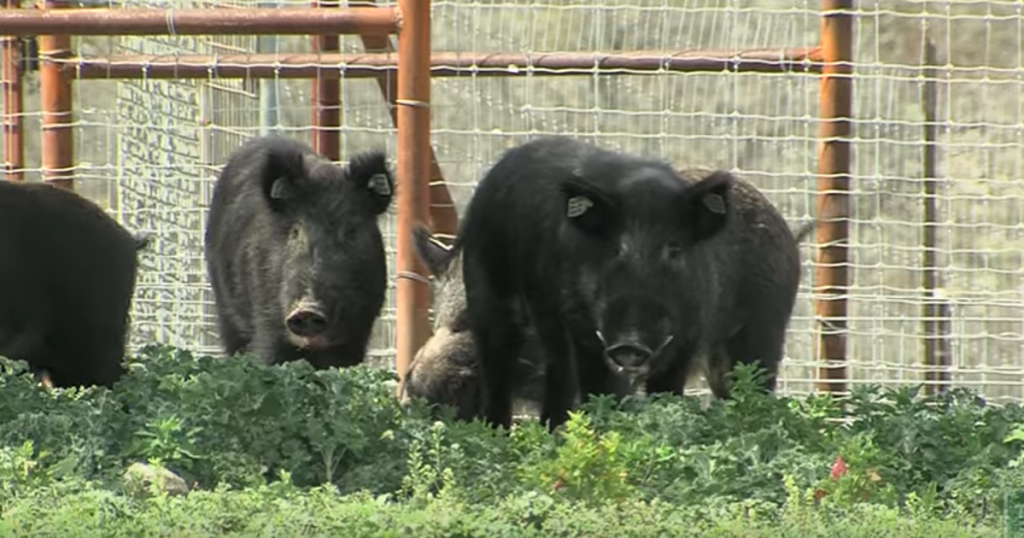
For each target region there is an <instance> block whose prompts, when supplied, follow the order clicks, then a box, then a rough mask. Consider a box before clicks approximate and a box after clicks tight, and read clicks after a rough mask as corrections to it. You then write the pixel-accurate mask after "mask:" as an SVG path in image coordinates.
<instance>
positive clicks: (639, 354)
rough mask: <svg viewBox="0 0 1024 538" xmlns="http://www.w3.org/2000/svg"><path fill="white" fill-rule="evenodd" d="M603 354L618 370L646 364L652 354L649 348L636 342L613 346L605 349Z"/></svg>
mask: <svg viewBox="0 0 1024 538" xmlns="http://www.w3.org/2000/svg"><path fill="white" fill-rule="evenodd" d="M604 352H605V354H606V355H607V356H608V358H609V359H610V360H611V361H612V362H613V363H614V364H616V365H618V366H619V367H620V369H622V368H625V369H630V370H631V369H634V368H640V367H641V366H643V365H645V364H647V361H649V360H650V359H651V355H653V354H654V351H652V350H651V349H650V348H649V347H647V346H645V345H643V344H640V343H636V342H627V343H622V344H615V345H613V346H610V347H608V348H606V349H605V351H604Z"/></svg>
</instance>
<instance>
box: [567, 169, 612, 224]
mask: <svg viewBox="0 0 1024 538" xmlns="http://www.w3.org/2000/svg"><path fill="white" fill-rule="evenodd" d="M561 190H562V195H563V198H562V202H563V205H562V207H563V210H564V211H565V216H566V218H567V219H568V220H569V222H571V223H572V224H574V225H575V226H577V227H579V228H580V229H582V230H584V231H586V232H590V233H603V232H607V231H608V230H609V228H610V227H611V226H612V225H613V223H614V219H615V215H616V211H615V203H614V202H612V200H611V199H610V198H609V197H608V195H606V194H605V193H603V192H601V190H600V189H598V188H596V187H594V186H593V185H590V184H588V183H587V182H585V181H584V180H583V179H582V178H580V177H577V176H573V177H571V178H569V179H568V180H566V181H564V182H563V183H562V186H561Z"/></svg>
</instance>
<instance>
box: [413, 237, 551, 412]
mask: <svg viewBox="0 0 1024 538" xmlns="http://www.w3.org/2000/svg"><path fill="white" fill-rule="evenodd" d="M413 233H414V244H415V246H416V254H417V255H418V256H419V257H420V259H421V260H423V262H424V263H425V264H426V265H427V268H428V269H430V272H431V274H433V275H434V279H433V286H432V288H433V289H432V292H433V293H432V295H433V305H434V323H433V335H432V336H431V337H430V338H429V339H428V340H427V341H426V342H425V343H424V344H423V346H422V347H421V348H420V349H419V351H417V352H416V356H415V357H414V358H413V360H412V362H411V363H410V364H409V370H408V372H406V374H405V378H404V380H403V383H402V401H403V403H408V402H409V400H410V398H421V399H423V400H426V401H427V402H428V403H431V404H447V405H450V406H452V407H454V408H455V410H456V417H457V418H459V419H462V420H472V419H473V418H474V417H477V416H480V413H481V408H480V383H479V376H478V374H477V364H476V363H477V357H476V348H475V346H474V345H473V335H472V333H470V331H469V322H468V318H467V314H466V291H465V288H464V287H463V282H462V264H461V261H460V260H459V259H458V257H457V256H453V255H452V251H451V249H450V247H448V246H446V245H444V244H442V243H440V242H439V241H438V240H437V239H435V238H434V237H433V236H432V235H431V233H430V231H429V230H428V229H427V228H425V227H423V226H418V227H417V228H416V229H414V230H413ZM542 365H543V362H542V358H541V350H540V348H539V343H538V342H537V339H536V335H535V334H534V333H533V331H532V329H531V328H529V327H527V329H526V341H525V343H524V345H523V348H522V351H521V353H520V356H519V358H518V365H517V367H516V369H515V375H516V376H522V379H521V381H520V382H518V383H517V386H520V387H523V388H521V389H520V390H519V391H517V393H516V394H515V395H514V396H516V397H517V398H518V399H519V400H520V403H521V404H525V406H532V405H536V404H537V403H538V402H539V398H540V395H539V394H538V393H537V392H538V388H540V387H541V382H542V381H543V377H542V374H543V371H542V370H541V366H542Z"/></svg>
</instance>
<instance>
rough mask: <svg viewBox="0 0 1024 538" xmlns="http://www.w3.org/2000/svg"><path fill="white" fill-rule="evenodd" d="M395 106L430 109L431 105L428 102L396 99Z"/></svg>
mask: <svg viewBox="0 0 1024 538" xmlns="http://www.w3.org/2000/svg"><path fill="white" fill-rule="evenodd" d="M395 104H396V105H405V106H412V107H418V108H430V103H428V102H426V101H417V100H416V99H395Z"/></svg>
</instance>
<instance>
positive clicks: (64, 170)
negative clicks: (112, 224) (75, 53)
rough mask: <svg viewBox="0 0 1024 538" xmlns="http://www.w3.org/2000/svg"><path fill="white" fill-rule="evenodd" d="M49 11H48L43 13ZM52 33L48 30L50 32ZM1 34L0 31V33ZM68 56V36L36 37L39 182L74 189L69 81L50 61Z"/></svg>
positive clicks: (47, 4) (48, 4)
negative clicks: (40, 122) (40, 123)
mask: <svg viewBox="0 0 1024 538" xmlns="http://www.w3.org/2000/svg"><path fill="white" fill-rule="evenodd" d="M40 4H41V6H40V7H42V8H44V9H47V10H52V9H60V8H61V7H62V6H65V5H67V3H66V0H47V1H44V2H41V3H40ZM47 12H50V11H47ZM51 31H52V30H51ZM0 33H3V30H0ZM70 56H71V36H69V35H66V34H64V35H40V36H39V58H40V65H39V100H40V103H41V109H42V113H43V135H42V161H43V162H42V164H43V181H46V182H47V183H50V184H53V185H55V186H57V187H61V188H65V189H69V190H74V189H75V181H74V164H75V154H74V151H75V148H74V132H73V131H72V126H71V123H72V119H73V114H72V110H71V84H72V80H73V79H72V78H71V77H70V76H69V74H68V73H67V72H65V71H64V69H62V68H61V65H60V64H58V63H55V62H54V61H53V60H55V59H60V58H68V57H70Z"/></svg>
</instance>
